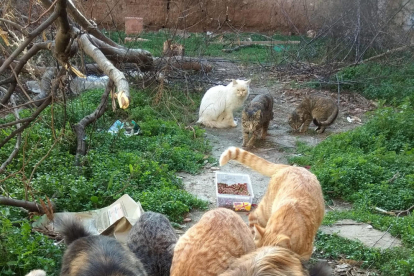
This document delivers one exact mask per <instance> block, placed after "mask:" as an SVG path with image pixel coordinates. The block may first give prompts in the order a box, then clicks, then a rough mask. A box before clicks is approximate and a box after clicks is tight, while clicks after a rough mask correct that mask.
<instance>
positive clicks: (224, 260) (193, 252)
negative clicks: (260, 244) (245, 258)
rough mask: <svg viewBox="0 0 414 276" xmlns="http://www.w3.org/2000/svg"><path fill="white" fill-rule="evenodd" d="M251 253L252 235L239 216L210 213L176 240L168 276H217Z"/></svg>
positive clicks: (223, 211)
mask: <svg viewBox="0 0 414 276" xmlns="http://www.w3.org/2000/svg"><path fill="white" fill-rule="evenodd" d="M254 249H255V245H254V241H253V235H252V233H251V231H250V229H249V227H248V226H247V225H246V223H245V222H244V221H243V220H242V219H241V217H240V216H239V215H238V214H236V213H235V212H234V211H232V210H228V209H225V208H217V209H213V210H210V211H208V212H207V213H205V214H204V215H203V216H202V217H201V219H200V221H199V222H197V223H196V224H195V225H194V226H192V227H191V228H190V229H188V230H187V231H186V232H185V234H184V235H183V236H181V237H180V238H179V240H178V242H177V244H176V246H175V249H174V256H173V261H172V265H171V274H170V275H171V276H216V275H218V274H220V273H222V272H224V271H225V270H226V269H227V268H228V267H229V265H230V263H231V262H232V261H233V260H235V259H236V258H238V257H240V256H242V255H244V254H247V253H249V252H251V251H253V250H254Z"/></svg>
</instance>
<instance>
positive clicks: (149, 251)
mask: <svg viewBox="0 0 414 276" xmlns="http://www.w3.org/2000/svg"><path fill="white" fill-rule="evenodd" d="M177 240H178V237H177V235H176V233H175V231H174V228H173V227H172V226H171V223H170V221H169V220H168V218H167V217H166V216H164V215H162V214H159V213H155V212H145V213H144V214H142V216H141V217H140V218H139V220H138V221H137V223H135V225H134V226H133V227H132V229H131V231H130V232H129V235H128V239H127V245H128V247H129V249H130V250H131V251H132V252H134V253H135V256H136V257H137V258H138V259H140V260H141V261H142V263H143V264H144V267H145V270H146V271H147V273H148V276H168V275H170V267H171V262H172V257H173V253H174V246H175V244H176V242H177Z"/></svg>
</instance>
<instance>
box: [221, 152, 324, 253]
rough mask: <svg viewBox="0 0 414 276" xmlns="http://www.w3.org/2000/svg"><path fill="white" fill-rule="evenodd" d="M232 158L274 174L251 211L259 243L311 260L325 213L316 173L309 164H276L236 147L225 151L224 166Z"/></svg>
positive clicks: (251, 224)
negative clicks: (281, 248)
mask: <svg viewBox="0 0 414 276" xmlns="http://www.w3.org/2000/svg"><path fill="white" fill-rule="evenodd" d="M231 159H234V160H237V161H238V162H240V163H242V164H244V165H246V166H248V167H250V168H252V169H253V170H255V171H257V172H259V173H261V174H263V175H266V176H269V177H271V179H270V182H269V185H268V187H267V190H266V193H265V195H264V197H263V199H262V200H261V201H260V203H259V205H258V206H257V208H256V209H255V210H254V211H252V212H250V214H249V225H250V227H252V228H253V232H254V234H255V243H256V246H257V247H261V246H268V245H270V246H281V247H284V248H287V249H289V250H292V251H293V252H295V253H296V254H298V255H299V256H300V258H301V259H302V260H309V258H310V256H311V255H312V250H313V241H314V239H315V235H316V232H317V230H318V228H319V226H320V225H321V223H322V219H323V216H324V213H325V202H324V199H323V195H322V188H321V185H320V184H319V181H318V179H317V178H316V176H315V175H314V174H313V173H311V172H310V171H308V170H307V169H305V168H302V167H294V166H289V165H284V164H274V163H271V162H268V161H266V160H264V159H263V158H260V157H258V156H256V155H255V154H253V153H250V152H248V151H245V150H243V149H240V148H236V147H230V148H228V149H227V150H226V151H224V152H223V153H222V154H221V156H220V166H223V165H224V164H226V163H227V162H228V161H229V160H231Z"/></svg>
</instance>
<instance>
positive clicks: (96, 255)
mask: <svg viewBox="0 0 414 276" xmlns="http://www.w3.org/2000/svg"><path fill="white" fill-rule="evenodd" d="M55 225H56V229H57V232H59V233H61V234H62V236H63V237H64V240H65V243H66V245H67V246H68V247H67V249H66V250H65V254H64V255H63V259H62V268H61V271H60V276H102V275H106V276H147V273H146V272H145V269H144V266H143V264H142V263H141V262H140V260H139V259H137V258H136V257H135V255H134V254H133V253H132V252H131V251H130V250H129V249H128V247H126V246H125V245H123V244H121V243H120V242H119V241H117V240H116V239H115V238H112V237H107V236H101V235H98V236H95V235H92V234H91V233H90V232H89V231H88V229H87V228H86V227H85V226H84V225H83V224H82V222H81V221H79V220H78V219H76V218H75V217H74V216H71V215H63V217H61V218H56V219H55ZM38 272H39V271H37V272H36V273H38ZM32 275H42V274H34V273H33V274H32Z"/></svg>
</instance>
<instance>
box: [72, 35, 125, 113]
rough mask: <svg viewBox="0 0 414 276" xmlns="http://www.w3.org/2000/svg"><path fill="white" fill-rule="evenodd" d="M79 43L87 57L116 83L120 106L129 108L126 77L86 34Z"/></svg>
mask: <svg viewBox="0 0 414 276" xmlns="http://www.w3.org/2000/svg"><path fill="white" fill-rule="evenodd" d="M79 43H80V44H81V47H82V49H83V50H84V51H85V53H86V54H87V55H89V56H90V57H91V58H92V59H93V60H94V61H95V62H96V63H97V64H98V66H99V68H100V69H101V70H102V71H103V72H104V73H105V74H106V75H107V76H108V77H109V78H110V79H111V80H112V81H113V82H114V83H115V86H116V87H117V93H118V104H119V106H120V107H121V108H127V107H128V106H129V102H130V95H129V84H128V81H127V80H126V78H125V75H124V74H123V73H122V72H121V71H120V70H119V69H117V68H116V67H115V66H114V65H113V64H112V62H110V61H109V60H108V59H107V58H106V56H105V55H104V54H103V53H102V52H101V50H100V49H99V48H97V47H95V46H94V45H93V44H92V43H91V42H90V41H89V39H88V36H87V35H86V34H82V35H81V36H80V37H79Z"/></svg>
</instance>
